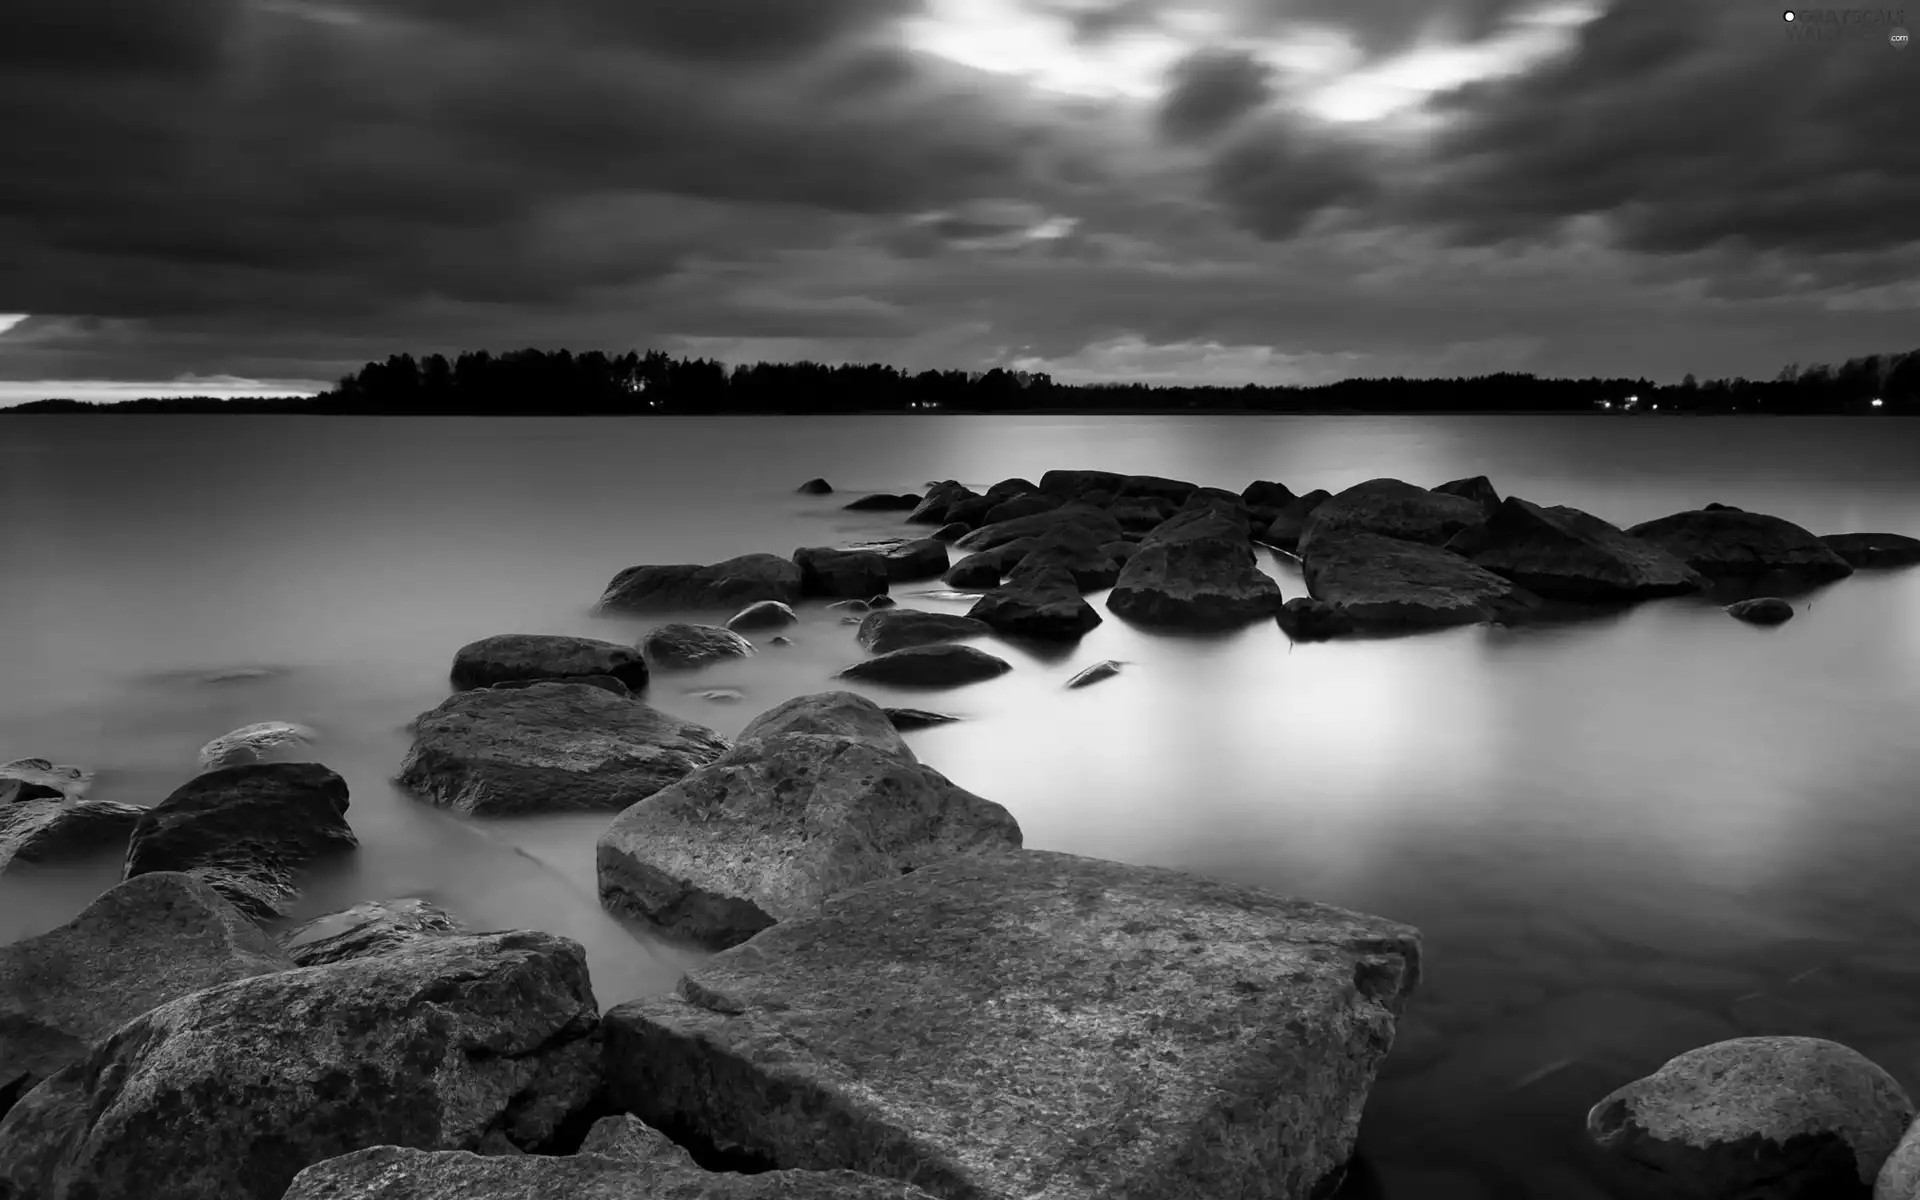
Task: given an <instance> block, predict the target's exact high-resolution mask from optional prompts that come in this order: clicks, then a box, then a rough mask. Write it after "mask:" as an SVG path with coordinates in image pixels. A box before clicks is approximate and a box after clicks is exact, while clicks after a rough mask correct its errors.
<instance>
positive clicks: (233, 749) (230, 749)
mask: <svg viewBox="0 0 1920 1200" xmlns="http://www.w3.org/2000/svg"><path fill="white" fill-rule="evenodd" d="M316 740H317V738H316V735H315V734H314V732H313V730H311V729H309V728H307V727H306V726H305V725H296V724H294V723H293V722H292V721H259V722H256V723H254V724H252V725H242V726H241V727H240V728H238V729H235V730H233V731H232V732H230V733H223V734H221V735H220V736H219V737H217V738H214V739H213V740H212V741H210V742H208V743H207V744H206V745H204V746H202V747H200V769H201V770H202V771H217V770H219V769H220V768H221V767H237V766H239V765H241V764H242V763H255V762H306V761H309V760H311V759H312V758H313V743H314V742H315V741H316Z"/></svg>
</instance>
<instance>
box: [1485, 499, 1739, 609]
mask: <svg viewBox="0 0 1920 1200" xmlns="http://www.w3.org/2000/svg"><path fill="white" fill-rule="evenodd" d="M1447 549H1449V550H1451V551H1453V552H1454V553H1456V554H1460V555H1462V556H1464V557H1466V558H1468V559H1470V560H1472V561H1473V562H1474V563H1476V564H1477V565H1479V566H1482V567H1485V568H1486V569H1487V570H1489V571H1492V572H1493V573H1494V574H1495V575H1499V576H1501V577H1502V578H1505V579H1510V580H1512V581H1513V582H1514V583H1516V584H1518V585H1520V586H1521V587H1523V588H1525V589H1527V590H1528V591H1530V592H1532V593H1534V594H1535V595H1537V596H1543V597H1546V598H1548V599H1552V600H1569V601H1574V602H1578V603H1593V604H1606V603H1622V602H1627V601H1633V600H1649V599H1653V598H1655V597H1658V596H1679V595H1685V594H1686V593H1689V592H1697V591H1699V590H1700V589H1702V588H1704V587H1705V586H1707V580H1706V578H1705V577H1704V576H1702V575H1701V574H1700V573H1699V572H1698V571H1696V570H1694V569H1693V568H1692V567H1689V566H1688V565H1687V564H1686V563H1684V562H1681V561H1680V560H1679V559H1677V558H1675V557H1674V556H1673V555H1671V554H1669V553H1667V552H1666V551H1665V550H1662V549H1661V548H1660V547H1658V546H1655V545H1654V544H1653V543H1651V542H1646V541H1642V540H1641V539H1639V538H1636V537H1629V536H1627V535H1626V534H1625V533H1622V532H1621V531H1620V530H1619V529H1617V528H1615V527H1614V526H1612V525H1610V524H1608V523H1607V522H1605V521H1603V520H1601V519H1600V518H1599V517H1596V516H1592V515H1590V514H1588V513H1584V512H1581V511H1580V510H1579V509H1577V508H1568V507H1565V506H1564V505H1562V506H1556V507H1553V508H1542V507H1541V506H1539V505H1537V504H1532V503H1529V502H1527V501H1525V500H1522V499H1520V498H1519V497H1518V496H1508V497H1507V498H1506V500H1505V501H1504V502H1502V503H1500V504H1499V505H1498V506H1497V507H1495V508H1494V509H1493V511H1492V514H1491V515H1490V516H1488V518H1487V519H1486V522H1485V523H1484V524H1481V525H1476V526H1473V527H1471V528H1468V529H1464V530H1462V531H1461V532H1459V533H1457V534H1455V535H1454V536H1453V538H1452V539H1451V540H1449V541H1448V542H1447Z"/></svg>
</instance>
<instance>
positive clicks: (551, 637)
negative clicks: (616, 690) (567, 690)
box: [451, 633, 647, 692]
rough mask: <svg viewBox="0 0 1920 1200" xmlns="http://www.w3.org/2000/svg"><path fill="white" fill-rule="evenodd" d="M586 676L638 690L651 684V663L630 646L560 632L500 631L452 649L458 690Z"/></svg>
mask: <svg viewBox="0 0 1920 1200" xmlns="http://www.w3.org/2000/svg"><path fill="white" fill-rule="evenodd" d="M582 675H607V676H611V677H612V678H614V679H618V680H619V681H620V682H621V683H624V684H626V685H627V688H628V689H629V690H630V691H635V692H638V691H642V690H644V689H645V688H646V686H647V664H646V662H645V660H644V659H642V658H641V656H640V652H639V651H638V650H636V649H634V648H633V647H632V646H623V645H621V644H620V643H619V642H604V641H601V640H600V639H599V638H586V637H568V636H566V635H563V634H557V633H498V634H495V635H494V636H492V637H485V638H481V639H480V640H479V641H477V642H469V643H467V644H466V645H464V646H462V647H460V649H459V650H457V651H455V652H454V655H453V671H452V674H451V680H452V683H453V686H454V688H455V690H457V691H467V690H468V689H470V688H483V687H492V686H493V685H494V684H496V683H518V682H521V681H523V680H533V679H575V678H578V677H580V676H582Z"/></svg>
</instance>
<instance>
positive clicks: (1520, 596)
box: [1302, 529, 1541, 631]
mask: <svg viewBox="0 0 1920 1200" xmlns="http://www.w3.org/2000/svg"><path fill="white" fill-rule="evenodd" d="M1302 573H1303V574H1304V576H1305V578H1306V583H1307V591H1308V593H1309V594H1310V595H1311V596H1312V597H1313V598H1314V599H1315V600H1318V601H1321V602H1322V603H1324V604H1328V605H1331V606H1332V607H1333V608H1335V609H1337V610H1339V611H1340V612H1341V613H1342V614H1343V615H1344V616H1345V618H1346V619H1347V620H1348V621H1351V622H1352V623H1353V626H1354V628H1356V629H1370V630H1380V631H1388V630H1402V629H1425V628H1436V627H1439V626H1445V625H1473V624H1478V623H1480V622H1483V621H1507V620H1513V619H1516V618H1518V617H1521V616H1523V615H1526V614H1528V613H1530V612H1534V611H1537V610H1538V609H1539V608H1540V607H1541V604H1540V600H1539V598H1538V597H1536V596H1534V595H1533V594H1532V593H1530V592H1527V591H1526V590H1524V589H1522V588H1519V587H1516V586H1515V585H1514V584H1513V583H1512V582H1511V581H1509V580H1506V579H1503V578H1501V577H1500V576H1498V575H1495V574H1494V573H1493V572H1492V571H1489V570H1487V569H1486V568H1484V567H1478V566H1475V565H1474V564H1473V563H1471V562H1469V561H1467V560H1466V559H1465V558H1462V557H1461V556H1460V555H1458V554H1455V553H1453V552H1452V551H1451V550H1443V549H1441V548H1440V547H1438V546H1428V545H1422V544H1420V543H1418V542H1405V541H1401V540H1399V539H1398V538H1390V537H1382V536H1381V535H1379V534H1376V533H1364V532H1360V531H1357V530H1351V529H1344V530H1340V531H1338V532H1331V533H1323V534H1321V535H1318V536H1317V537H1316V538H1315V539H1314V541H1313V543H1312V549H1311V550H1310V551H1309V552H1308V553H1307V556H1306V558H1305V559H1304V560H1302Z"/></svg>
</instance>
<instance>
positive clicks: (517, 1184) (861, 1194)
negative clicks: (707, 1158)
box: [282, 1116, 934, 1200]
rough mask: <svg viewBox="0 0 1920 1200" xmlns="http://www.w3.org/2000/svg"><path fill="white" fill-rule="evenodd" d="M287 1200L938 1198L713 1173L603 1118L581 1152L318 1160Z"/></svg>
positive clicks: (380, 1154) (628, 1122)
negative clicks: (320, 1161) (321, 1161)
mask: <svg viewBox="0 0 1920 1200" xmlns="http://www.w3.org/2000/svg"><path fill="white" fill-rule="evenodd" d="M282 1200H934V1197H932V1196H930V1195H928V1194H927V1193H926V1192H923V1191H921V1190H920V1189H919V1188H917V1187H911V1186H908V1185H906V1184H902V1183H896V1182H894V1181H893V1180H888V1179H877V1178H875V1177H873V1176H871V1175H861V1174H858V1173H856V1172H853V1171H766V1172H759V1173H756V1174H751V1175H748V1174H741V1173H738V1172H730V1171H729V1172H719V1171H707V1170H704V1169H702V1168H701V1167H700V1166H699V1165H698V1164H696V1163H695V1162H694V1160H693V1156H692V1155H691V1154H689V1153H687V1151H686V1150H685V1149H683V1148H682V1147H680V1146H679V1145H676V1144H675V1143H674V1142H672V1141H671V1140H669V1139H668V1138H667V1136H666V1135H665V1134H663V1133H661V1132H660V1131H659V1130H656V1129H650V1128H648V1127H647V1126H646V1125H645V1124H643V1123H642V1122H641V1121H639V1120H637V1119H635V1118H633V1117H629V1116H617V1117H602V1118H600V1120H598V1121H596V1122H595V1123H594V1126H593V1128H592V1129H591V1130H589V1131H588V1133H587V1140H586V1141H585V1142H583V1143H582V1144H581V1146H580V1151H579V1153H577V1154H522V1155H516V1156H500V1155H484V1154H474V1153H473V1152H471V1151H467V1150H439V1151H429V1150H411V1149H407V1148H406V1147H402V1146H373V1147H370V1148H368V1149H366V1150H356V1151H354V1152H353V1153H352V1154H343V1155H341V1156H340V1157H339V1158H330V1159H328V1160H327V1161H326V1162H323V1163H316V1164H314V1165H313V1166H311V1167H308V1168H307V1169H306V1170H304V1171H302V1172H300V1174H298V1175H296V1176H295V1177H294V1180H293V1186H292V1187H291V1188H289V1189H287V1194H286V1195H285V1196H284V1197H282Z"/></svg>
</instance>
